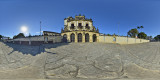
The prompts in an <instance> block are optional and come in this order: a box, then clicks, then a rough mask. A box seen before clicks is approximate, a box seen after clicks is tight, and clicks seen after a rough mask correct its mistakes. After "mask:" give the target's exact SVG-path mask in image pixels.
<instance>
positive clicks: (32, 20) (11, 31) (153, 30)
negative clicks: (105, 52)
mask: <svg viewBox="0 0 160 80" xmlns="http://www.w3.org/2000/svg"><path fill="white" fill-rule="evenodd" d="M78 14H82V15H85V16H86V18H92V20H93V25H94V26H95V27H98V28H99V30H100V33H105V34H108V33H109V34H114V33H116V34H117V33H118V23H119V35H124V36H125V35H127V32H128V31H129V30H130V29H132V28H136V27H137V26H141V25H143V26H144V29H142V31H143V32H145V33H146V34H147V35H152V36H156V35H158V34H160V31H159V30H160V0H0V34H1V35H4V36H9V37H12V36H13V35H17V34H18V33H20V32H21V31H20V27H21V26H27V27H28V29H29V31H28V33H31V35H38V34H39V33H37V32H39V23H40V21H42V30H43V31H54V32H60V31H61V28H62V27H64V18H66V17H68V16H73V17H74V16H75V15H78Z"/></svg>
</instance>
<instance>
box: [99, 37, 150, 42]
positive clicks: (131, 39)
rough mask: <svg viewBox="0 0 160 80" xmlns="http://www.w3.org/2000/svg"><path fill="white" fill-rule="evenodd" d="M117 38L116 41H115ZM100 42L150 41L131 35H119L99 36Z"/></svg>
mask: <svg viewBox="0 0 160 80" xmlns="http://www.w3.org/2000/svg"><path fill="white" fill-rule="evenodd" d="M114 38H115V41H114ZM99 42H104V43H119V44H135V43H145V42H150V41H149V40H145V39H139V38H129V37H118V36H99Z"/></svg>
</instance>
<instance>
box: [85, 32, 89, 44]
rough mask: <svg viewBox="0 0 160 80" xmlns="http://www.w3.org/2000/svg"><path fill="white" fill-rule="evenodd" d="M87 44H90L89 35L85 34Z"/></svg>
mask: <svg viewBox="0 0 160 80" xmlns="http://www.w3.org/2000/svg"><path fill="white" fill-rule="evenodd" d="M85 42H89V34H88V33H87V34H85Z"/></svg>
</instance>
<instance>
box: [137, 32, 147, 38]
mask: <svg viewBox="0 0 160 80" xmlns="http://www.w3.org/2000/svg"><path fill="white" fill-rule="evenodd" d="M138 38H142V39H146V38H147V34H145V33H144V32H140V33H138Z"/></svg>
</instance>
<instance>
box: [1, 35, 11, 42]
mask: <svg viewBox="0 0 160 80" xmlns="http://www.w3.org/2000/svg"><path fill="white" fill-rule="evenodd" d="M7 40H10V37H5V36H3V37H2V41H4V42H6V41H7Z"/></svg>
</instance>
